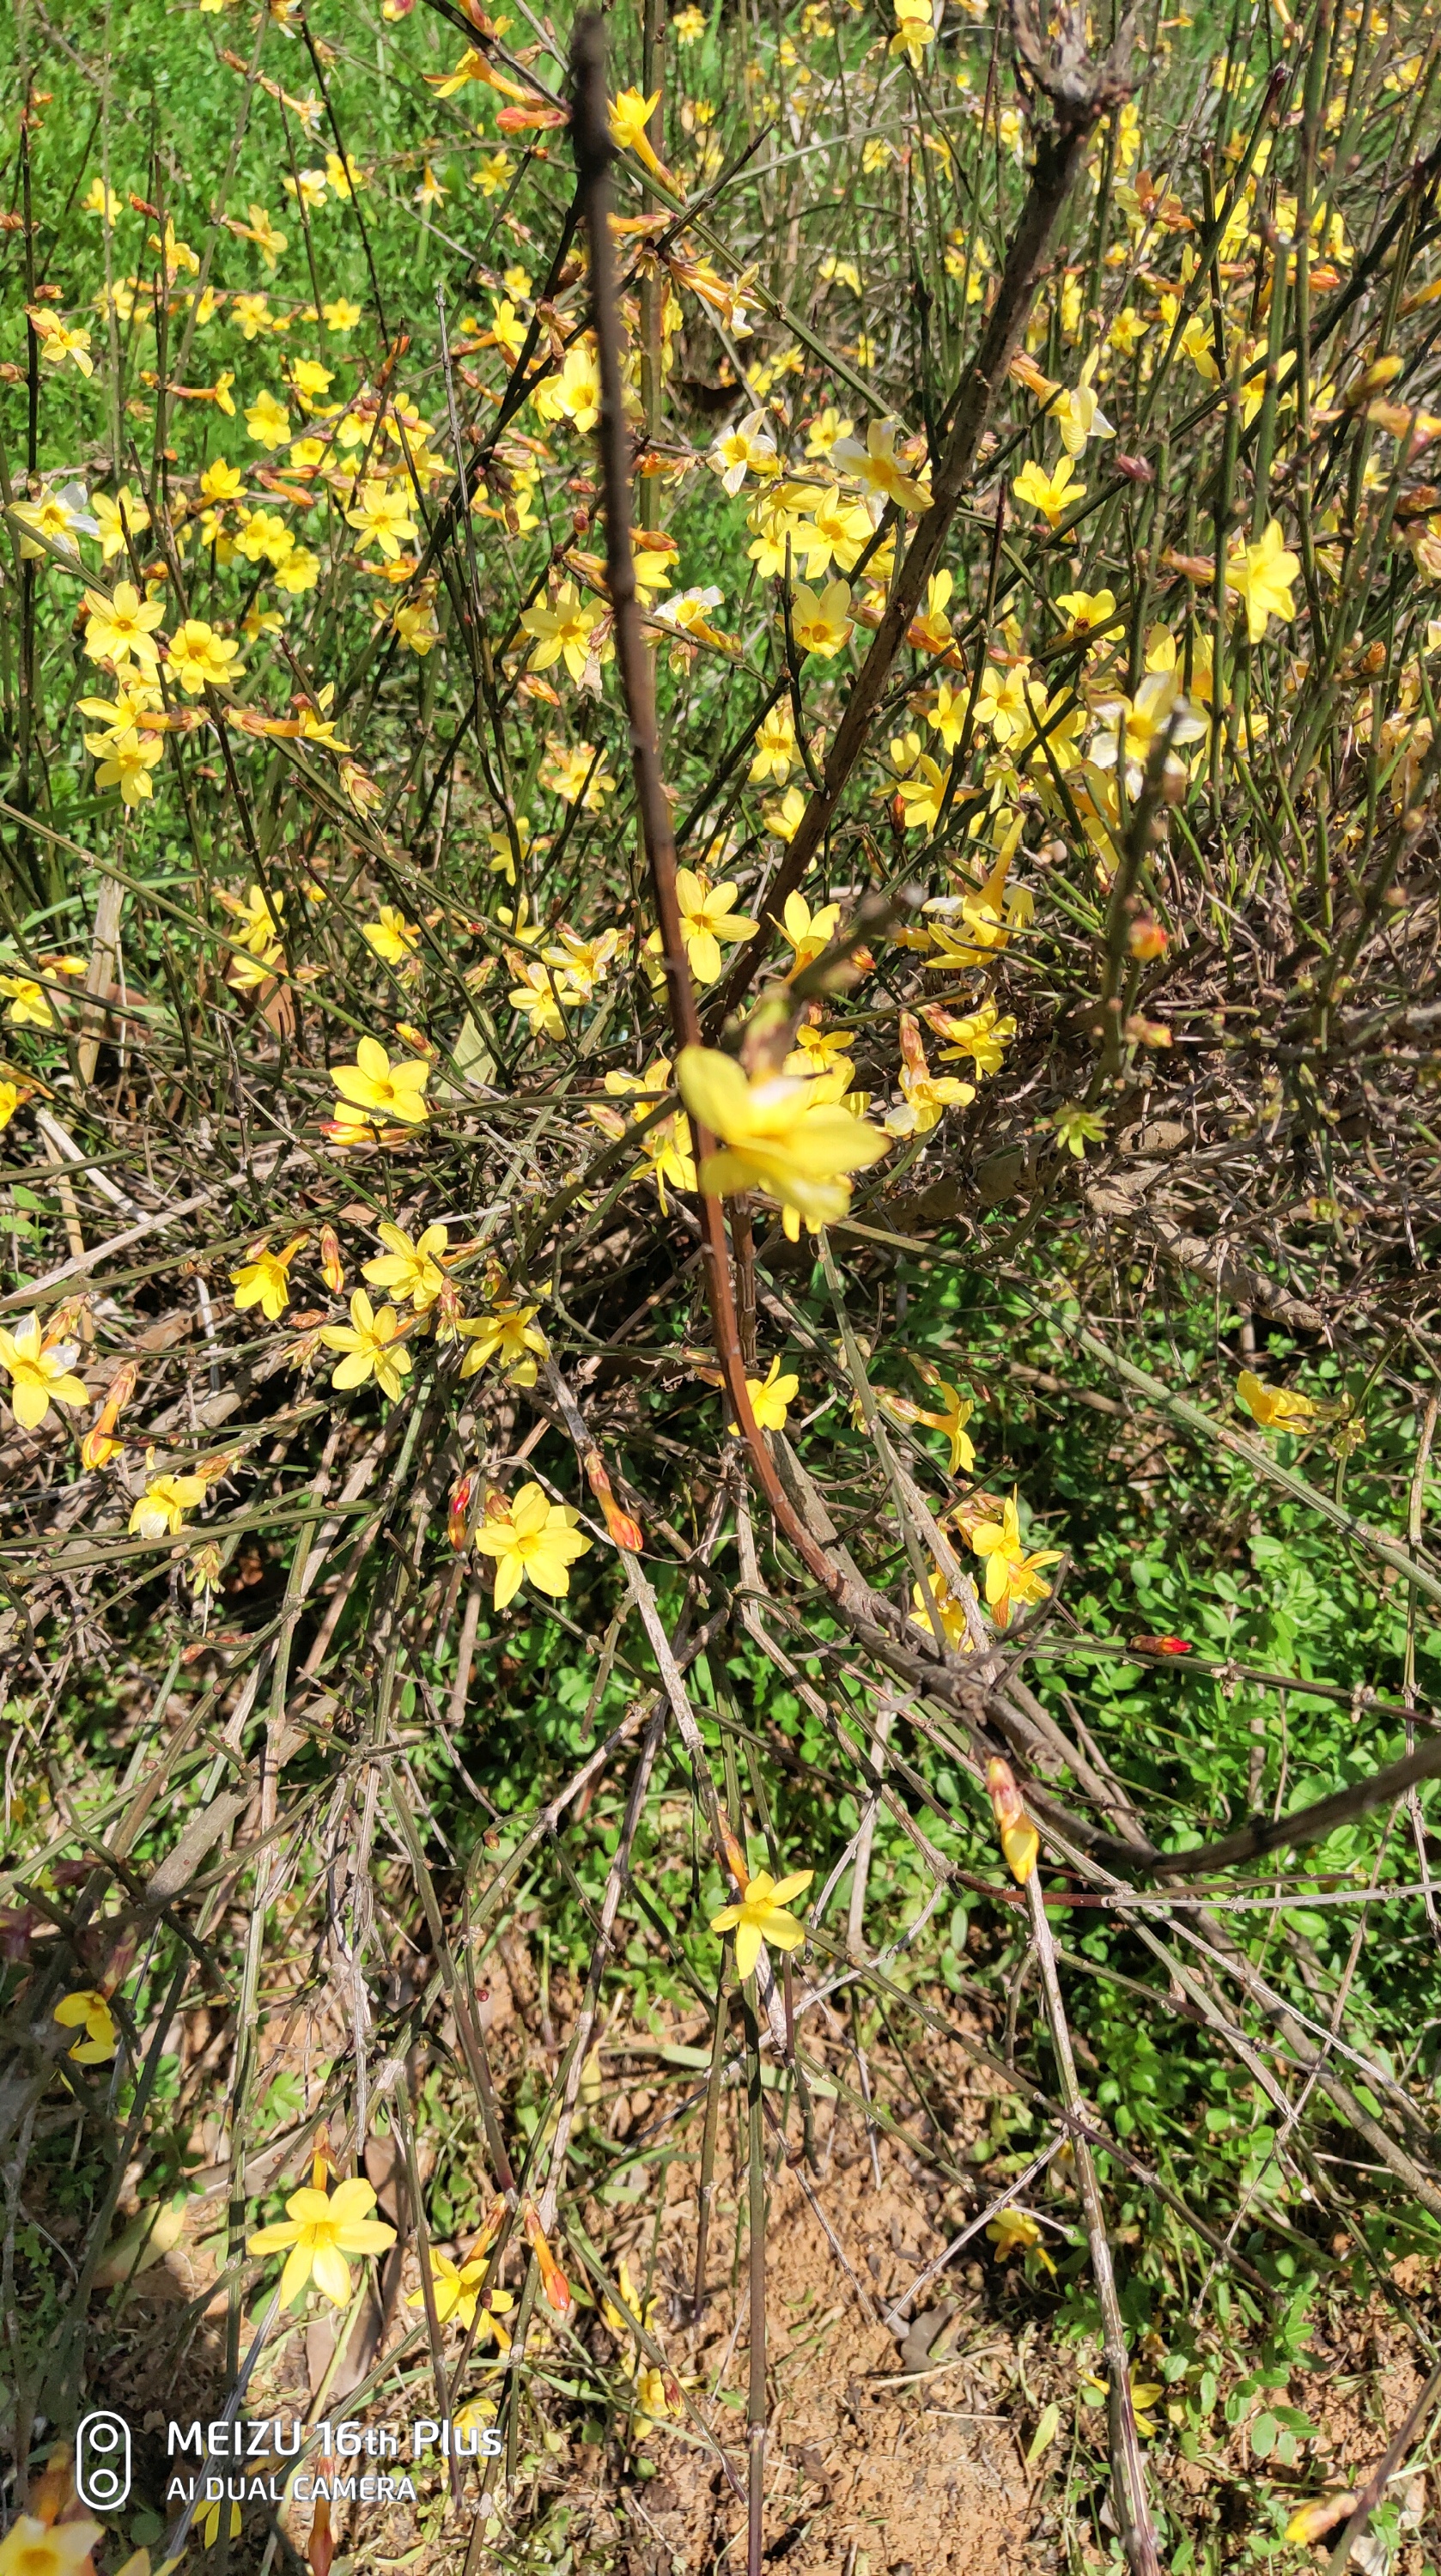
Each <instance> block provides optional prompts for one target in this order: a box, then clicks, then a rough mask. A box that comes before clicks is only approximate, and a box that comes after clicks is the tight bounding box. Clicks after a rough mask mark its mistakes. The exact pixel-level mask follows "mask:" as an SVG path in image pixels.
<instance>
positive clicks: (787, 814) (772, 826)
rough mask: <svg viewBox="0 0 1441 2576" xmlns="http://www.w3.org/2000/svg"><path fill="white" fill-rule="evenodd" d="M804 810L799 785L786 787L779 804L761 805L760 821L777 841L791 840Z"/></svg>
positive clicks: (798, 828) (803, 801) (802, 795)
mask: <svg viewBox="0 0 1441 2576" xmlns="http://www.w3.org/2000/svg"><path fill="white" fill-rule="evenodd" d="M805 810H806V800H805V796H804V794H803V792H802V790H801V789H800V788H799V787H788V788H787V789H786V792H785V794H784V796H783V797H782V798H781V801H780V803H779V805H764V806H762V808H761V821H762V822H763V823H764V825H765V827H766V830H767V831H768V832H773V833H774V834H775V837H776V839H777V840H778V841H793V840H794V839H795V836H796V834H797V832H798V831H799V830H800V826H801V817H802V815H803V814H804V812H805Z"/></svg>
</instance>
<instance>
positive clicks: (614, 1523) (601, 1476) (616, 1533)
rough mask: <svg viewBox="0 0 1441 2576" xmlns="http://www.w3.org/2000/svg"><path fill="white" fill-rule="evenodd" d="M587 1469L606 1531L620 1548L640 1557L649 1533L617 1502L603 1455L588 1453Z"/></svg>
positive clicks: (591, 1450)
mask: <svg viewBox="0 0 1441 2576" xmlns="http://www.w3.org/2000/svg"><path fill="white" fill-rule="evenodd" d="M584 1465H585V1481H586V1483H587V1484H588V1485H589V1487H590V1490H591V1492H592V1493H593V1494H594V1496H595V1498H596V1501H597V1502H598V1503H599V1505H600V1508H601V1512H602V1514H603V1515H604V1519H605V1525H606V1528H607V1529H608V1530H609V1532H610V1535H611V1537H612V1538H613V1539H614V1541H615V1543H616V1546H617V1547H623V1548H624V1549H625V1551H626V1553H627V1555H629V1556H639V1554H640V1552H641V1549H642V1547H643V1546H644V1545H645V1533H644V1531H643V1530H642V1528H641V1525H640V1523H639V1521H638V1520H635V1519H633V1518H632V1516H631V1514H630V1513H629V1512H623V1511H622V1510H621V1507H620V1505H619V1503H618V1502H617V1501H616V1498H615V1495H614V1494H613V1493H612V1491H611V1482H610V1478H609V1476H608V1475H607V1473H606V1465H605V1460H604V1459H603V1458H602V1456H601V1454H600V1451H599V1450H598V1449H587V1451H586V1453H585V1460H584Z"/></svg>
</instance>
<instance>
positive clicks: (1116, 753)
mask: <svg viewBox="0 0 1441 2576" xmlns="http://www.w3.org/2000/svg"><path fill="white" fill-rule="evenodd" d="M1097 714H1098V715H1099V717H1100V719H1101V721H1102V723H1103V724H1106V725H1109V727H1110V731H1109V732H1107V733H1104V734H1101V735H1100V736H1098V738H1097V740H1096V741H1095V743H1094V744H1093V745H1092V748H1091V758H1092V759H1093V761H1094V762H1095V764H1096V767H1097V768H1098V769H1114V768H1115V767H1116V765H1117V763H1118V761H1119V760H1120V759H1121V758H1122V757H1123V755H1124V759H1125V763H1126V788H1127V792H1128V794H1130V795H1132V796H1139V794H1140V792H1141V785H1142V781H1143V779H1144V777H1145V773H1146V765H1147V763H1148V761H1149V760H1150V757H1151V754H1152V752H1153V750H1154V749H1155V747H1156V744H1157V742H1158V741H1159V740H1160V738H1161V737H1162V735H1166V736H1167V737H1168V740H1169V746H1170V747H1169V749H1168V751H1167V755H1166V775H1167V778H1168V779H1169V780H1170V782H1171V783H1172V785H1174V786H1177V787H1179V786H1181V785H1182V784H1184V781H1185V776H1186V770H1185V764H1184V762H1182V761H1179V760H1177V759H1176V757H1175V754H1176V752H1177V750H1178V749H1179V748H1180V747H1181V746H1182V745H1183V744H1185V743H1188V742H1199V741H1200V740H1201V739H1202V737H1203V735H1204V734H1205V731H1206V723H1205V718H1204V717H1203V716H1198V715H1197V714H1196V712H1195V710H1194V708H1193V707H1192V705H1191V703H1190V701H1189V699H1187V698H1185V697H1183V696H1182V694H1181V683H1180V681H1179V679H1178V677H1177V675H1176V673H1175V672H1174V671H1148V672H1147V674H1146V677H1145V678H1144V680H1143V681H1142V682H1141V685H1140V687H1139V688H1138V689H1137V691H1136V694H1135V697H1134V699H1132V698H1113V699H1110V700H1108V701H1107V702H1106V703H1105V704H1104V705H1103V706H1101V707H1099V708H1098V709H1097Z"/></svg>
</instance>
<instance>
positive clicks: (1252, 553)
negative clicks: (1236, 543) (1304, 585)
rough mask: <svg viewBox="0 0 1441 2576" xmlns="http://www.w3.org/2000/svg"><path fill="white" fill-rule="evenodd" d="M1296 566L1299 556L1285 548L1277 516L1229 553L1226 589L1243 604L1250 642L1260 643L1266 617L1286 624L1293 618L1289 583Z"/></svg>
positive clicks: (1293, 608)
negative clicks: (1254, 537) (1246, 543)
mask: <svg viewBox="0 0 1441 2576" xmlns="http://www.w3.org/2000/svg"><path fill="white" fill-rule="evenodd" d="M1300 569H1301V558H1300V556H1299V555H1293V554H1292V553H1291V552H1290V550H1289V549H1288V547H1287V545H1286V542H1285V540H1284V538H1283V536H1282V534H1281V522H1280V520H1279V519H1270V520H1268V521H1267V524H1266V528H1265V531H1264V533H1263V534H1262V535H1261V536H1260V537H1258V538H1257V540H1256V543H1255V544H1254V545H1253V546H1242V547H1241V548H1240V550H1239V552H1238V553H1236V554H1233V555H1232V556H1231V558H1230V560H1229V562H1228V563H1227V566H1226V588H1227V589H1228V590H1233V591H1234V592H1235V593H1236V596H1237V598H1238V599H1240V600H1241V601H1242V603H1243V604H1244V607H1245V611H1246V632H1247V634H1248V635H1249V637H1250V639H1251V642H1252V643H1253V644H1259V643H1260V641H1261V639H1262V637H1263V635H1264V634H1265V632H1266V627H1267V622H1268V620H1269V619H1271V618H1273V617H1279V618H1280V619H1281V620H1282V621H1283V623H1285V624H1287V625H1289V624H1290V623H1291V621H1292V620H1293V619H1294V617H1295V614H1296V604H1295V601H1294V600H1293V599H1292V597H1291V584H1292V583H1293V581H1294V580H1295V579H1296V576H1297V574H1298V573H1299V572H1300Z"/></svg>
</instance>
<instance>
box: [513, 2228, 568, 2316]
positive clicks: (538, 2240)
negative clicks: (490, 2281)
mask: <svg viewBox="0 0 1441 2576" xmlns="http://www.w3.org/2000/svg"><path fill="white" fill-rule="evenodd" d="M520 2217H521V2225H522V2226H523V2227H524V2229H525V2233H526V2241H527V2243H528V2244H529V2246H530V2249H531V2251H532V2253H533V2254H534V2256H535V2259H536V2261H537V2263H538V2264H539V2265H540V2282H541V2288H542V2289H543V2290H544V2292H545V2295H546V2297H547V2299H548V2300H549V2302H550V2304H551V2306H552V2307H553V2308H554V2310H555V2313H556V2315H557V2316H558V2317H563V2316H567V2315H568V2314H569V2312H570V2308H571V2304H572V2302H571V2295H570V2283H569V2281H568V2280H567V2279H566V2277H565V2274H564V2273H563V2272H562V2270H561V2268H560V2265H559V2264H558V2263H557V2261H556V2259H555V2256H554V2255H553V2254H552V2252H551V2250H550V2246H549V2243H548V2242H547V2239H546V2233H545V2230H544V2228H543V2227H542V2226H541V2223H540V2215H539V2212H538V2211H537V2209H536V2206H535V2203H534V2201H533V2200H528V2201H527V2202H526V2203H525V2205H524V2207H523V2209H522V2210H521V2213H520Z"/></svg>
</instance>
